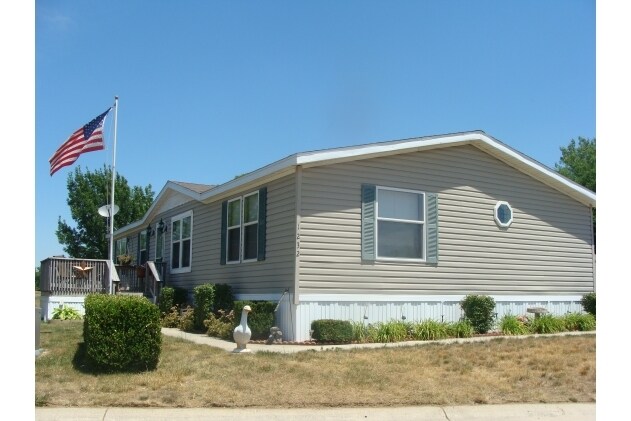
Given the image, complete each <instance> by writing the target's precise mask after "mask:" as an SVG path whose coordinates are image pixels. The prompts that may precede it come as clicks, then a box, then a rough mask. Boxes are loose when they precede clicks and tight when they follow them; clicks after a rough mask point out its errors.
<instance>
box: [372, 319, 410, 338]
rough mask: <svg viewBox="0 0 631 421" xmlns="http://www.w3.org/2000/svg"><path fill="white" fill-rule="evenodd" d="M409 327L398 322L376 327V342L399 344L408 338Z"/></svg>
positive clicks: (393, 321)
mask: <svg viewBox="0 0 631 421" xmlns="http://www.w3.org/2000/svg"><path fill="white" fill-rule="evenodd" d="M409 331H410V325H409V324H408V323H405V322H401V321H399V320H392V321H390V322H386V323H380V324H379V325H378V326H377V342H401V341H405V340H406V339H408V337H409Z"/></svg>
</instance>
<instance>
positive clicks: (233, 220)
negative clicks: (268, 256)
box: [221, 188, 267, 264]
mask: <svg viewBox="0 0 631 421" xmlns="http://www.w3.org/2000/svg"><path fill="white" fill-rule="evenodd" d="M266 207H267V188H262V189H260V190H259V191H256V192H253V193H250V194H246V195H244V196H241V197H237V198H235V199H231V200H228V201H226V202H224V203H223V204H222V230H221V264H225V263H242V262H253V261H257V260H265V230H266Z"/></svg>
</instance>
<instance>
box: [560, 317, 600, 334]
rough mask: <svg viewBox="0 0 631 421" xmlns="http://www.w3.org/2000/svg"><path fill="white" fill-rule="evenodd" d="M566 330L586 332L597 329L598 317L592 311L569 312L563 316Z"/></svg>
mask: <svg viewBox="0 0 631 421" xmlns="http://www.w3.org/2000/svg"><path fill="white" fill-rule="evenodd" d="M563 323H564V325H565V330H569V331H580V332H586V331H591V330H596V317H594V315H593V314H590V313H568V314H566V315H565V316H563Z"/></svg>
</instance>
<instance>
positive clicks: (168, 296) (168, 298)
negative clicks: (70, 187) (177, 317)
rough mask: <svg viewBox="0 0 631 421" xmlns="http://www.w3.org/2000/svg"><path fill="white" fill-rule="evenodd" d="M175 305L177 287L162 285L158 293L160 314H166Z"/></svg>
mask: <svg viewBox="0 0 631 421" xmlns="http://www.w3.org/2000/svg"><path fill="white" fill-rule="evenodd" d="M174 305H175V289H174V288H172V287H162V288H161V289H160V294H159V295H158V308H159V309H160V315H161V316H165V315H166V314H167V313H169V312H170V311H171V308H173V306H174Z"/></svg>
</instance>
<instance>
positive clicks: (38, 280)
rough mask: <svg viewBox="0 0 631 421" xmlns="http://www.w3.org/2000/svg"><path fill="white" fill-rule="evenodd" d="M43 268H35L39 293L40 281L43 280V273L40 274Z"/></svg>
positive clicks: (36, 288)
mask: <svg viewBox="0 0 631 421" xmlns="http://www.w3.org/2000/svg"><path fill="white" fill-rule="evenodd" d="M40 269H41V266H38V267H36V268H35V291H39V286H40V283H39V282H40V279H41V275H42V274H41V272H40Z"/></svg>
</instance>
